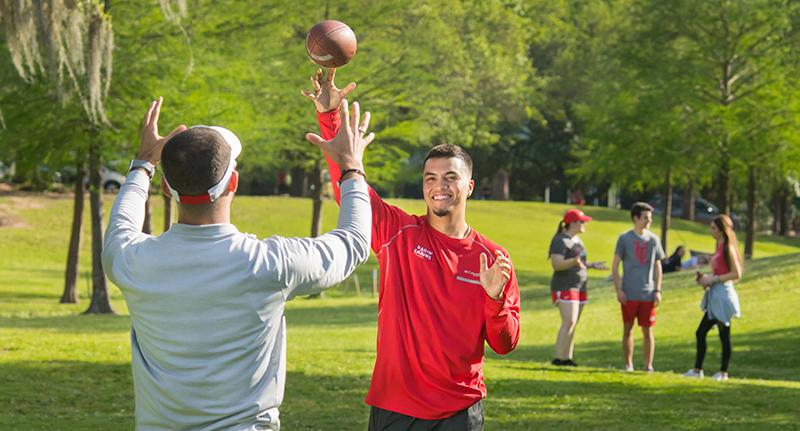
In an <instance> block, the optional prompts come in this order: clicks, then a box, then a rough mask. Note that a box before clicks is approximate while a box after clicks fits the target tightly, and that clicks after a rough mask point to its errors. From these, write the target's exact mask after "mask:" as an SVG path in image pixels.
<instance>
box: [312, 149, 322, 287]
mask: <svg viewBox="0 0 800 431" xmlns="http://www.w3.org/2000/svg"><path fill="white" fill-rule="evenodd" d="M311 202H312V205H311V237H312V238H316V237H318V236H319V235H320V234H321V233H322V169H320V162H319V161H318V162H317V163H316V164H315V165H314V169H313V170H312V171H311ZM323 296H324V295H323V292H320V293H315V294H313V295H309V296H308V297H309V298H322V297H323Z"/></svg>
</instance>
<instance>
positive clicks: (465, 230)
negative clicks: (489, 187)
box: [303, 69, 520, 431]
mask: <svg viewBox="0 0 800 431" xmlns="http://www.w3.org/2000/svg"><path fill="white" fill-rule="evenodd" d="M334 73H335V70H334V69H331V70H330V71H328V74H327V76H323V74H322V71H318V72H317V74H316V75H315V76H313V77H312V78H311V81H312V83H313V85H314V91H313V92H309V91H303V94H304V95H305V96H306V97H307V98H309V99H311V100H312V101H314V104H315V106H316V108H317V119H318V121H319V125H320V129H321V131H322V136H317V135H314V134H308V135H307V136H306V137H307V138H308V140H309V141H311V142H313V143H317V144H319V143H321V142H323V141H324V140H329V139H332V138H333V137H334V136H335V135H336V133H337V131H338V129H339V127H340V124H341V123H340V117H339V111H338V110H337V109H336V108H337V106H339V104H340V103H346V102H342V100H343V99H344V97H345V96H346V95H347V93H349V92H350V91H352V90H353V89H354V88H355V84H353V83H351V84H350V85H348V86H347V87H345V88H344V89H343V90H339V89H337V88H336V86H335V85H334V82H333V77H334ZM353 110H354V111H355V112H356V114H355V115H358V110H359V107H358V104H357V103H354V104H353ZM368 123H369V113H366V114H365V120H364V127H366V125H368ZM353 131H354V133H363V132H360V130H358V129H353ZM371 138H372V137H371V136H367V139H368V140H370V139H371ZM326 158H327V161H328V168H329V171H330V175H331V181H332V182H333V184H334V192H335V195H336V198H337V201H338V186H337V182H338V179H339V177H340V175H341V173H340V170H339V167H338V166H337V165H336V164H335V163H334V162H333V161H332V160H331V159H330V158H329V157H327V155H326ZM474 185H475V184H474V182H473V180H472V160H471V159H470V157H469V155H468V154H467V153H466V152H465V151H464V150H463V149H461V148H460V147H458V146H455V145H449V144H444V145H439V146H436V147H434V148H433V149H431V150H430V152H428V155H427V157H426V158H425V164H424V169H423V179H422V188H423V194H424V199H425V203H426V204H427V207H428V209H427V213H426V214H425V215H424V216H416V215H410V214H407V213H406V212H404V211H403V210H401V209H400V208H397V207H395V206H392V205H389V204H387V203H386V202H384V201H383V200H382V199H381V198H380V196H378V194H377V193H376V192H375V190H373V189H372V188H370V190H369V192H370V199H371V206H372V250H373V251H374V252H375V254H376V256H377V258H378V262H379V265H380V293H379V301H378V339H377V358H376V359H375V369H374V371H373V373H372V382H371V384H370V388H369V392H368V394H367V398H366V402H367V404H369V405H370V406H372V408H371V411H370V420H369V422H370V423H369V429H370V430H371V431H384V430H386V431H389V430H391V431H394V430H418V429H420V430H421V429H434V428H435V429H437V430H459V431H464V430H482V429H483V407H482V404H481V400H482V399H483V398H484V397H486V385H485V384H484V381H483V354H484V340H485V341H486V342H487V343H489V346H490V347H491V348H492V350H494V351H495V352H497V353H499V354H506V353H508V352H510V351H512V350H514V348H515V347H516V345H517V341H518V340H519V332H520V324H519V301H520V298H519V288H518V286H517V278H516V275H515V273H514V269H513V267H512V266H511V261H510V259H509V258H508V253H507V252H506V251H505V250H504V249H503V248H501V247H500V246H498V245H496V244H495V243H493V242H491V241H490V240H489V239H487V238H485V237H484V236H482V235H481V234H479V233H478V232H477V231H475V230H474V229H473V228H471V227H470V226H469V225H468V224H467V221H466V215H465V214H466V204H467V198H468V197H469V196H470V195H471V194H472V191H473V188H474Z"/></svg>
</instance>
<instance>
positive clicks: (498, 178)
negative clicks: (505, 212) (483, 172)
mask: <svg viewBox="0 0 800 431" xmlns="http://www.w3.org/2000/svg"><path fill="white" fill-rule="evenodd" d="M510 180H511V176H510V175H509V174H508V172H507V171H506V170H505V169H500V170H499V171H497V173H496V174H495V175H494V190H493V191H492V199H494V200H498V201H507V200H509V199H510V198H511V192H510V188H509V182H510Z"/></svg>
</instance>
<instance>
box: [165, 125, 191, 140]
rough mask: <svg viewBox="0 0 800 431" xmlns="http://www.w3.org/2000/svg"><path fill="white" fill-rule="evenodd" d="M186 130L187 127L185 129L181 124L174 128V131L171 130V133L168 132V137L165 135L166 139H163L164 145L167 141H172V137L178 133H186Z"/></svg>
mask: <svg viewBox="0 0 800 431" xmlns="http://www.w3.org/2000/svg"><path fill="white" fill-rule="evenodd" d="M187 129H189V128H188V127H186V125H185V124H181V125H180V126H178V127H176V128H174V129H172V131H171V132H169V135H167V137H166V138H164V142H165V143H166V142H167V141H169V140H170V139H172V137H173V136H175V135H177V134H178V133H181V132H184V131H186V130H187Z"/></svg>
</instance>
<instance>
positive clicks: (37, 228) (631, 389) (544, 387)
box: [0, 196, 800, 430]
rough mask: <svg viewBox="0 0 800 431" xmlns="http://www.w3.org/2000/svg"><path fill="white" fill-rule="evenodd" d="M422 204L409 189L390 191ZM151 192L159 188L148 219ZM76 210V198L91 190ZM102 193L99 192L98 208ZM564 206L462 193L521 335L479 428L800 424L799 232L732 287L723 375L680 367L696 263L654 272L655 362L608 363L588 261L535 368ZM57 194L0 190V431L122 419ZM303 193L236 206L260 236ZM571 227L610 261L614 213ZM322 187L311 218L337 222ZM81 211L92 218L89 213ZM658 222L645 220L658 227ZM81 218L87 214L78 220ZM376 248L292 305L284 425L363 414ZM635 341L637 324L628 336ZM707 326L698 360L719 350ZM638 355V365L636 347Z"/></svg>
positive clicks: (601, 284)
mask: <svg viewBox="0 0 800 431" xmlns="http://www.w3.org/2000/svg"><path fill="white" fill-rule="evenodd" d="M396 203H397V204H398V205H400V206H401V207H403V208H405V209H407V210H409V211H412V212H421V211H422V210H423V208H424V206H423V205H424V204H423V203H422V202H421V201H404V200H399V201H397V202H396ZM160 204H161V199H155V202H154V212H153V214H154V219H155V220H157V221H158V222H157V223H155V224H156V225H158V226H155V228H156V230H157V231H158V230H159V228H160V220H161V207H160ZM87 208H88V204H87ZM108 208H110V201H109V202H108V205H107V206H106V210H108ZM565 208H566V207H564V206H561V205H544V204H541V203H521V202H481V201H476V202H472V203H470V211H469V218H468V221H469V222H470V224H471V225H472V226H473V227H475V228H476V229H478V230H479V231H481V232H482V233H483V234H485V235H487V236H489V237H490V238H492V239H494V240H495V241H496V242H498V243H499V244H501V245H503V246H504V247H505V248H506V249H508V250H509V252H510V253H511V257H512V259H513V260H514V264H515V266H516V269H517V271H518V273H519V276H520V284H521V285H520V288H521V291H522V301H523V302H522V339H521V341H520V343H519V346H518V347H517V349H516V350H515V351H514V352H512V353H511V354H509V355H507V356H504V357H501V356H499V355H495V354H494V353H492V352H491V351H490V350H489V349H488V348H487V359H486V368H485V374H486V381H487V385H488V390H489V396H488V398H487V399H486V400H485V410H486V429H487V430H550V429H559V430H594V429H614V430H639V429H652V430H679V429H687V430H688V429H692V430H695V429H697V430H717V429H752V430H762V429H798V427H800V425H798V424H800V323H798V322H799V321H798V319H797V310H798V309H800V283H798V280H799V279H800V240H789V239H774V238H769V237H764V238H761V239H760V240H759V241H758V242H757V243H756V247H755V259H754V260H753V261H751V262H748V263H747V267H746V272H745V279H744V281H743V282H742V283H741V284H740V285H739V286H737V287H738V290H739V295H740V299H741V302H742V312H743V318H742V319H739V320H736V321H734V323H733V329H732V336H733V346H734V347H733V348H734V353H733V359H732V362H731V369H730V373H731V379H730V380H729V381H728V382H725V383H722V384H720V383H717V382H714V381H712V380H710V379H707V380H703V381H697V380H688V379H685V378H683V377H681V376H680V374H679V373H682V372H684V371H686V370H687V369H688V368H690V367H691V365H692V363H693V358H694V330H695V328H696V325H697V323H698V322H699V321H700V318H701V312H700V310H699V308H698V303H699V301H700V297H701V291H700V289H699V288H698V287H697V286H695V285H694V284H693V275H692V274H689V273H687V274H680V273H679V274H670V275H668V276H667V277H666V278H665V286H664V291H665V292H664V304H663V305H662V306H661V308H660V309H659V314H658V324H657V326H656V361H655V366H656V370H657V372H656V373H654V374H645V373H641V372H635V373H624V372H622V371H620V368H621V365H622V354H621V349H620V336H621V321H620V320H621V319H620V316H619V314H620V313H619V306H618V304H617V303H616V299H615V297H614V295H613V289H612V287H611V285H610V283H608V282H606V281H605V277H606V276H607V275H608V274H607V273H605V272H604V273H599V272H595V273H593V274H592V275H593V278H592V279H591V280H590V285H589V289H590V303H589V305H588V306H587V307H586V309H585V312H584V315H583V317H582V319H581V322H580V324H579V326H578V334H577V338H576V354H575V359H576V361H577V362H578V363H579V364H580V365H581V366H580V367H578V368H577V369H570V370H565V369H561V368H556V367H553V366H551V365H549V360H550V359H551V358H552V354H553V353H552V351H553V343H554V339H555V334H556V331H557V329H558V325H559V320H558V313H557V310H556V309H555V308H554V307H553V306H552V305H551V304H550V298H549V290H548V287H547V286H548V283H549V277H550V273H551V271H550V267H549V263H548V262H547V260H546V253H547V245H548V244H549V241H550V238H551V236H552V234H553V233H554V231H555V228H556V225H557V223H558V220H559V217H560V215H561V214H562V213H563V211H564V210H565ZM70 211H71V201H70V200H69V199H68V198H63V197H61V198H57V197H42V196H36V197H13V196H11V197H9V196H6V197H0V218H2V219H4V220H7V221H10V223H11V224H10V225H6V226H0V262H2V263H0V429H4V430H5V429H15V430H23V429H75V430H106V429H111V428H114V429H120V430H122V429H133V425H134V423H133V413H134V412H133V390H132V382H131V376H130V342H129V319H128V317H127V316H126V314H127V309H126V307H125V303H124V301H123V300H122V297H121V295H120V293H119V291H118V290H117V289H116V288H114V287H112V289H111V290H112V292H111V294H112V298H113V305H114V308H115V310H117V312H118V313H119V315H118V316H81V315H79V313H80V312H81V311H83V310H84V309H85V308H86V306H87V305H88V288H89V286H88V281H87V280H88V271H89V248H88V245H89V244H88V229H84V239H85V241H84V244H83V248H82V253H83V254H82V260H83V262H82V267H81V274H82V275H81V282H80V283H79V287H80V288H79V291H80V296H81V303H80V304H77V305H61V304H58V299H59V297H60V295H61V290H62V288H63V271H64V264H65V258H66V247H67V241H68V232H69V222H70V220H69V219H70ZM310 211H311V203H310V201H308V200H298V199H290V198H263V197H242V198H239V199H238V200H237V201H236V203H235V207H234V215H233V220H234V222H235V223H236V224H237V226H238V227H239V229H240V230H242V231H247V232H251V233H255V234H257V235H259V236H262V237H265V236H269V235H272V234H278V233H279V234H282V235H305V234H306V233H307V232H308V231H309V229H310V218H309V215H310ZM586 211H587V213H589V214H590V215H591V216H593V217H594V218H595V221H593V222H591V223H590V224H589V226H588V232H587V233H586V234H585V235H584V236H583V239H584V242H585V243H586V246H587V248H588V250H589V255H590V256H589V257H590V259H591V260H606V261H608V262H610V260H611V255H612V253H613V247H614V244H615V241H616V238H617V235H618V234H619V233H621V232H622V231H624V230H626V229H628V228H629V226H630V223H629V219H628V216H627V214H626V213H625V212H622V211H615V210H608V209H602V208H591V207H590V208H587V209H586ZM335 217H336V208H335V206H334V205H333V204H332V203H330V202H327V203H326V206H325V227H326V229H329V228H331V227H333V225H334V224H335ZM86 223H88V217H87V221H86ZM657 223H658V221H656V223H655V225H656V226H658V224H657ZM86 226H88V224H87V225H86ZM707 231H708V229H707V227H706V226H703V225H699V224H694V223H688V222H685V221H682V220H676V221H675V223H674V229H673V230H672V232H671V234H670V238H669V250H667V252H668V253H669V252H671V251H672V249H674V247H675V246H677V245H679V244H683V245H686V246H688V247H689V248H692V249H698V250H703V251H712V250H713V246H714V243H713V240H712V239H711V237H710V235H709V234H708V232H707ZM374 267H375V261H374V259H371V260H370V262H369V263H368V264H367V265H365V266H363V267H362V268H360V269H359V271H358V276H359V280H360V281H361V285H362V288H363V289H364V292H365V293H364V294H363V295H362V296H356V295H355V291H354V288H353V283H352V282H350V281H348V282H346V283H344V284H343V285H342V286H340V287H338V288H335V289H334V290H332V291H330V292H329V295H328V296H327V297H326V298H325V299H323V300H308V299H298V300H296V301H294V302H292V303H290V304H289V306H288V309H287V312H286V315H287V321H288V325H289V341H288V358H287V367H288V377H287V388H286V395H285V399H284V404H283V408H282V414H281V418H282V422H283V424H284V429H287V430H362V429H366V422H367V418H368V412H369V410H368V407H367V406H366V405H365V404H364V403H363V398H364V396H365V394H366V390H367V388H368V384H369V379H370V374H371V370H372V365H373V362H374V359H375V348H374V346H375V334H376V328H375V321H376V316H375V310H376V303H377V299H376V298H374V297H372V296H371V295H370V294H369V285H370V283H371V275H370V272H371V270H372V268H374ZM636 343H637V347H639V346H640V344H641V338H640V336H638V334H637V340H636ZM719 355H720V346H719V342H718V340H717V337H716V331H715V330H712V332H711V333H710V334H709V351H708V355H707V360H706V370H707V371H708V374H709V375H710V374H712V373H713V372H714V371H716V367H718V364H719ZM635 364H636V366H637V367H639V368H641V367H642V358H641V352H640V351H638V350H637V352H636V356H635Z"/></svg>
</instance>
